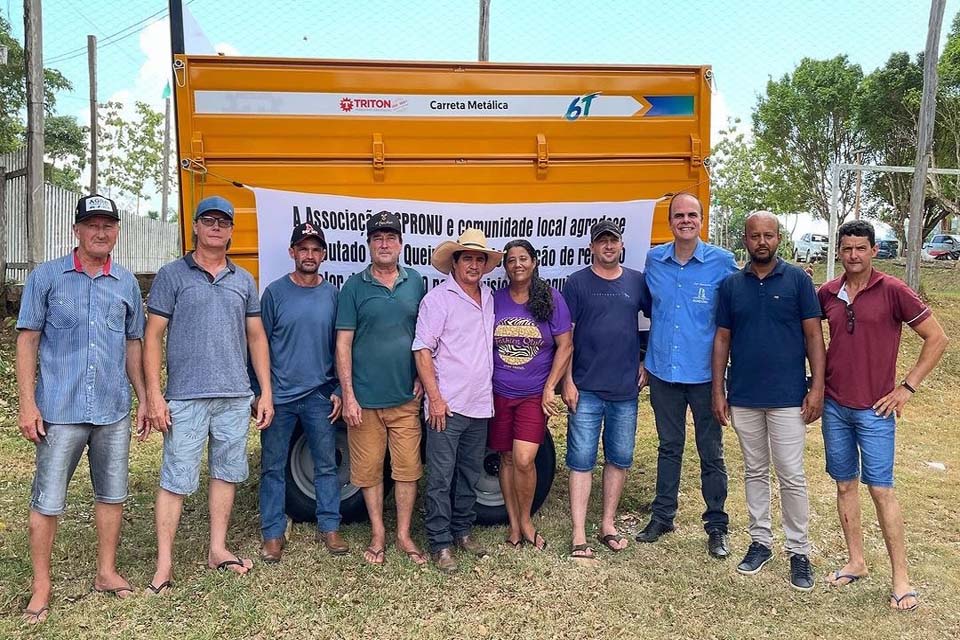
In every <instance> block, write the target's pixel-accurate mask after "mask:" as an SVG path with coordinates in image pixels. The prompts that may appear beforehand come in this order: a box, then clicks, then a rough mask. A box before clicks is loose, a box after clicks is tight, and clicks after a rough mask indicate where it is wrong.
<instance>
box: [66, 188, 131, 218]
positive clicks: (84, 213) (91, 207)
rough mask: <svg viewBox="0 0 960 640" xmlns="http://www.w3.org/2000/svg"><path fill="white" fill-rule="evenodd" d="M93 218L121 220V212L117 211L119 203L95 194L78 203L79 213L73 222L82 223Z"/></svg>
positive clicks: (83, 198)
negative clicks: (102, 217) (104, 217)
mask: <svg viewBox="0 0 960 640" xmlns="http://www.w3.org/2000/svg"><path fill="white" fill-rule="evenodd" d="M93 216H106V217H108V218H113V219H114V220H119V219H120V210H119V209H117V203H116V202H114V201H113V200H111V199H110V198H108V197H106V196H101V195H100V194H97V193H94V194H92V195H89V196H84V197H82V198H80V200H78V201H77V213H76V215H75V216H74V219H73V221H74V222H80V221H81V220H86V219H87V218H91V217H93Z"/></svg>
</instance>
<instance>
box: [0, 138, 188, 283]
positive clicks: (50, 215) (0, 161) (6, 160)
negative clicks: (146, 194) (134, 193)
mask: <svg viewBox="0 0 960 640" xmlns="http://www.w3.org/2000/svg"><path fill="white" fill-rule="evenodd" d="M0 167H6V174H5V176H3V177H2V178H0V179H5V180H6V189H5V191H6V193H5V202H4V206H5V208H6V229H5V234H4V235H5V236H6V237H5V238H4V239H3V240H4V241H5V242H6V263H7V264H6V274H5V278H4V282H23V280H24V279H25V278H26V277H27V269H26V266H27V264H26V263H27V184H26V183H27V180H26V170H25V169H24V167H26V150H25V149H21V150H20V151H15V152H13V153H8V154H4V155H0ZM82 195H83V194H80V193H75V192H73V191H68V190H67V189H63V188H60V187H56V186H53V185H50V184H45V185H44V202H45V209H46V211H45V213H46V216H45V220H44V226H45V234H44V235H45V239H44V255H43V259H44V260H50V259H52V258H56V257H58V256H61V255H64V254H65V253H67V252H69V251H70V250H71V249H72V248H73V247H74V246H75V245H76V242H75V241H74V236H73V229H72V225H73V216H74V211H75V209H76V206H77V200H78V199H79V198H80V197H81V196H82ZM179 233H180V232H179V226H178V225H177V224H175V223H170V222H161V221H159V220H153V219H151V218H146V217H143V216H138V215H135V214H132V213H129V212H127V211H121V212H120V237H119V239H118V240H117V246H116V248H115V249H114V251H113V259H114V260H116V261H117V262H118V263H119V264H121V265H123V266H124V267H125V268H127V269H128V270H130V271H132V272H133V273H155V272H156V271H157V269H159V268H160V266H161V265H163V264H164V263H166V262H169V261H170V260H172V259H173V258H175V257H176V256H177V255H178V254H179V253H180V236H179Z"/></svg>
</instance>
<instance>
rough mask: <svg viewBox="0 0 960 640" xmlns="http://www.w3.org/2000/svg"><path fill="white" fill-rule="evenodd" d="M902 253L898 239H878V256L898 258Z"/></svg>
mask: <svg viewBox="0 0 960 640" xmlns="http://www.w3.org/2000/svg"><path fill="white" fill-rule="evenodd" d="M899 255H900V242H899V241H898V240H877V257H878V258H896V257H897V256H899Z"/></svg>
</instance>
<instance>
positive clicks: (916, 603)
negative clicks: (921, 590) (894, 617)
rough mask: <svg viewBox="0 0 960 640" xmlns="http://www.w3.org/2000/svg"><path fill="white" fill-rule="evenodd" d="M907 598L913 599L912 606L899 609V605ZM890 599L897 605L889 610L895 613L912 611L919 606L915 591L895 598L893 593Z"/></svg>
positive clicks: (918, 598)
mask: <svg viewBox="0 0 960 640" xmlns="http://www.w3.org/2000/svg"><path fill="white" fill-rule="evenodd" d="M907 598H913V604H912V605H910V606H909V607H901V606H900V603H901V602H903V601H904V600H905V599H907ZM890 599H891V600H893V602H894V603H895V604H896V605H897V606H895V607H890V608H891V609H896V610H897V611H913V610H914V609H916V608H917V607H919V606H920V597H919V596H918V595H917V592H916V591H907V592H906V593H905V594H903V595H901V596H897V594H895V593H891V594H890Z"/></svg>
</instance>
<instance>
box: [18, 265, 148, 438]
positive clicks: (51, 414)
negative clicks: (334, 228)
mask: <svg viewBox="0 0 960 640" xmlns="http://www.w3.org/2000/svg"><path fill="white" fill-rule="evenodd" d="M74 255H75V254H74V253H70V254H68V255H66V256H64V257H62V258H58V259H56V260H50V261H49V262H45V263H43V264H41V265H40V266H38V267H37V268H36V269H35V270H34V271H33V272H32V273H31V274H30V275H29V277H27V282H26V284H25V285H24V287H23V299H22V300H21V302H20V316H19V318H18V319H17V329H27V330H31V331H39V332H41V333H40V354H39V358H40V378H39V380H38V382H37V391H36V401H37V406H38V407H39V409H40V415H41V416H43V420H44V422H49V423H53V424H80V423H90V424H97V425H103V424H113V423H115V422H118V421H119V420H121V419H122V418H123V417H125V416H126V415H127V414H128V413H129V412H130V384H129V381H128V380H127V373H126V363H127V350H126V349H127V340H139V339H140V338H142V337H143V327H144V313H143V302H142V300H141V297H140V287H139V285H138V284H137V280H136V278H134V277H133V274H131V273H130V272H129V271H127V270H126V269H124V268H123V267H121V266H120V265H118V264H116V263H115V262H108V263H107V265H106V266H105V267H104V269H103V270H102V271H101V272H100V273H98V274H97V275H95V276H93V277H91V276H89V275H87V274H86V273H84V272H83V270H82V269H81V270H78V269H77V263H76V262H75V257H74Z"/></svg>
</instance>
